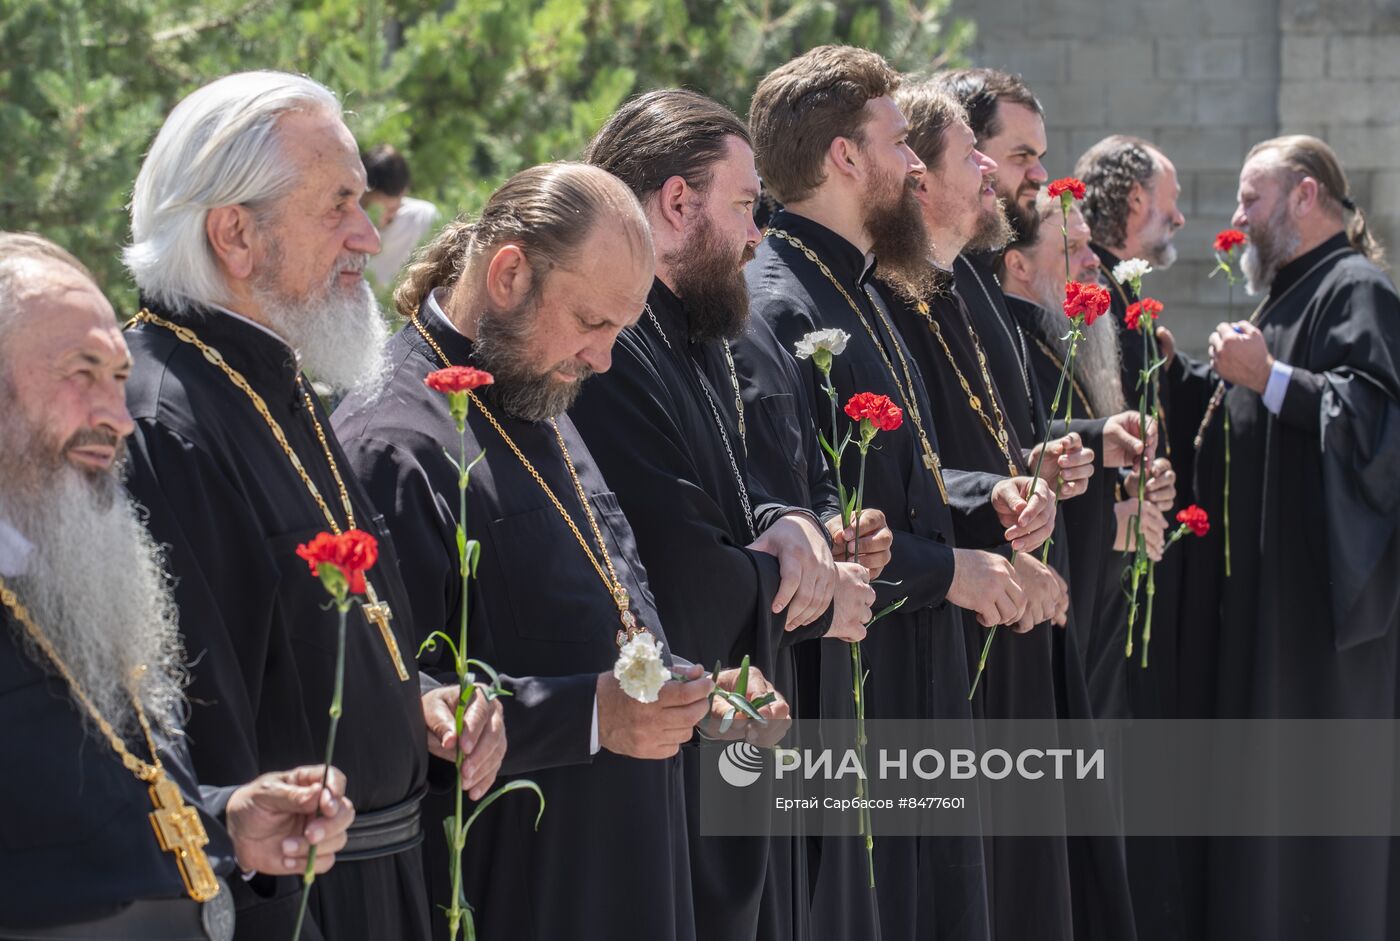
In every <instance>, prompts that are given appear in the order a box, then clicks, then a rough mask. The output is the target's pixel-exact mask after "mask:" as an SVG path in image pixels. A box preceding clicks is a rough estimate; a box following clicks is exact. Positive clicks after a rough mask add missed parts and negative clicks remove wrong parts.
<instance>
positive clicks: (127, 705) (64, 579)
mask: <svg viewBox="0 0 1400 941" xmlns="http://www.w3.org/2000/svg"><path fill="white" fill-rule="evenodd" d="M0 257H3V259H4V261H3V262H0V317H3V318H4V319H5V321H6V324H7V329H6V331H5V335H4V340H3V342H0V385H3V386H4V388H5V389H6V390H7V392H8V394H9V404H10V406H11V412H10V414H9V415H8V416H7V418H6V420H5V422H4V424H3V425H0V631H3V634H4V641H3V642H0V704H3V708H0V718H3V720H4V721H3V724H0V728H3V729H4V732H3V747H4V752H5V754H6V756H8V758H9V760H10V761H11V762H13V763H14V765H13V767H12V769H11V771H12V773H10V774H6V775H5V776H4V784H3V785H0V799H3V800H4V801H5V808H6V812H5V823H4V825H3V827H0V879H2V880H3V882H4V885H5V891H4V892H3V893H0V938H41V937H53V938H59V937H65V938H66V937H93V938H96V937H103V938H113V939H133V941H134V939H138V938H140V939H145V938H152V937H156V936H160V937H171V938H174V937H188V938H196V937H205V933H204V931H203V930H201V923H202V922H203V923H204V924H207V925H211V926H214V927H216V928H218V929H219V930H218V931H217V932H214V933H211V936H212V937H216V938H227V937H229V936H231V933H232V929H233V918H234V911H233V908H234V906H233V901H232V899H231V898H230V889H229V888H228V884H227V882H226V877H230V876H233V875H234V871H235V869H236V868H242V869H244V870H246V871H248V872H250V873H251V872H255V871H258V870H261V871H264V872H268V873H272V874H278V873H281V874H291V873H300V872H301V871H302V870H303V869H304V867H305V865H306V856H307V852H308V839H310V840H311V841H313V842H315V843H317V845H318V859H317V871H318V872H324V871H325V870H326V869H327V868H328V867H329V866H330V865H331V864H332V863H333V862H334V860H335V853H336V851H337V850H339V849H340V847H341V846H343V845H344V843H345V828H346V827H347V826H348V824H349V823H350V821H351V819H352V818H353V816H354V811H353V809H352V808H351V807H350V806H349V805H348V804H346V803H345V802H343V801H342V800H341V799H340V798H341V796H342V795H343V794H344V783H345V782H344V777H343V775H341V774H340V773H339V772H338V771H334V770H333V771H332V772H331V774H330V775H329V777H328V779H327V783H328V784H329V787H330V790H329V791H328V792H323V790H322V787H321V782H322V772H323V768H322V767H321V766H309V767H302V768H297V769H296V770H294V771H291V772H275V773H269V774H266V775H263V776H261V777H259V778H258V779H257V780H254V781H253V782H252V783H251V784H248V785H238V784H233V785H228V786H225V787H209V786H204V787H202V786H200V784H199V782H198V780H197V778H196V776H195V774H194V770H193V768H192V765H191V762H190V755H189V749H188V747H187V743H186V739H185V738H184V736H183V735H182V732H181V714H182V710H183V709H184V707H185V705H186V703H185V698H184V694H183V690H182V688H181V680H182V676H183V670H184V656H183V651H182V650H181V647H180V639H179V630H178V624H177V622H176V617H175V609H174V605H173V602H172V598H171V593H170V589H169V586H168V584H167V581H166V573H165V570H164V563H163V558H162V553H161V551H160V549H159V548H158V547H157V546H156V544H155V543H154V542H153V541H152V540H151V537H150V536H149V534H148V533H147V532H146V529H145V527H144V526H143V525H142V522H141V519H140V517H139V515H138V512H137V509H136V508H135V507H134V506H133V505H132V504H131V502H130V501H129V499H128V498H127V496H126V494H125V492H124V491H123V490H122V486H121V480H120V473H121V468H122V461H123V455H124V452H125V446H124V441H125V438H126V436H127V435H128V434H130V432H131V430H132V421H131V417H130V415H129V414H128V412H127V410H126V405H125V401H124V398H123V388H124V385H125V383H126V379H127V376H128V375H129V373H130V369H131V360H130V356H129V354H128V351H127V347H126V344H125V342H123V339H122V335H121V332H120V330H119V329H118V327H117V321H116V317H115V316H114V314H113V312H112V307H111V305H110V304H109V303H108V302H107V300H106V299H105V298H104V297H103V296H102V294H101V292H100V291H99V290H98V288H97V286H96V285H95V284H94V283H93V280H92V276H91V275H90V274H89V273H88V271H87V269H86V268H84V267H83V266H82V264H81V263H80V262H78V261H77V260H76V259H74V258H73V257H72V256H71V255H69V254H68V253H67V252H65V251H63V250H62V249H61V248H59V247H58V246H56V245H54V244H52V243H50V242H48V241H46V240H44V239H41V238H39V237H37V236H33V235H21V234H15V233H8V232H0ZM118 748H120V749H123V750H124V751H125V752H126V757H125V758H124V757H123V756H122V755H121V754H119V752H118ZM153 751H154V752H155V754H152V752H153ZM152 766H155V767H154V768H153V767H152ZM21 768H22V769H23V770H22V771H21V770H20V769H21ZM157 768H158V769H159V771H158V772H157V771H156V770H155V769H157ZM159 781H165V782H167V784H169V785H173V788H172V791H173V793H174V794H175V795H177V798H178V800H179V801H180V802H182V803H183V805H184V807H185V808H186V810H185V811H183V813H185V814H197V817H196V818H195V821H194V822H187V823H185V824H184V825H183V826H182V830H180V831H177V830H175V829H173V828H170V827H169V824H167V823H165V821H164V820H162V824H161V825H164V826H165V827H166V829H159V828H154V829H153V826H152V825H153V823H156V820H157V818H156V816H155V814H154V813H153V810H154V807H153V803H152V800H153V785H157V783H158V782H159ZM155 793H156V794H159V795H160V798H161V801H160V804H159V805H156V806H159V807H162V808H164V811H163V813H164V814H171V813H180V812H181V811H180V810H179V809H178V807H177V806H176V805H175V803H174V802H173V801H172V800H171V797H170V792H167V791H165V790H164V789H163V788H162V789H161V790H158V791H155ZM318 808H320V809H322V810H324V811H325V812H326V816H325V817H324V818H320V819H317V820H315V821H312V822H310V823H309V825H308V821H310V817H311V815H312V814H314V813H315V812H316V810H317V809H318ZM225 824H227V827H226V826H225ZM158 826H159V825H158ZM182 834H183V836H184V837H185V839H184V840H183V841H182V840H181V839H180V837H181V835H182ZM163 839H168V840H169V843H168V844H165V843H163ZM284 840H289V841H291V842H292V844H293V848H292V849H291V850H288V849H286V848H284V846H283V841H284ZM178 853H183V854H184V862H183V863H182V862H180V861H179V860H178V858H177V854H178ZM182 872H183V874H182ZM310 936H312V935H308V937H310Z"/></svg>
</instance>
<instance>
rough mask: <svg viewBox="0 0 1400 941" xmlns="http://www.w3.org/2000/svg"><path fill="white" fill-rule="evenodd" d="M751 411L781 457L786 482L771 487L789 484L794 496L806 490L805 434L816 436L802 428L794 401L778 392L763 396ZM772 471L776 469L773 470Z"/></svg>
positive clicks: (810, 430) (812, 431) (779, 482)
mask: <svg viewBox="0 0 1400 941" xmlns="http://www.w3.org/2000/svg"><path fill="white" fill-rule="evenodd" d="M753 410H754V412H755V414H756V415H757V417H758V419H759V424H760V426H761V428H762V431H763V433H765V434H767V435H768V438H769V441H771V442H772V443H773V445H774V446H775V447H776V448H777V450H778V452H779V453H780V455H781V456H782V459H783V464H784V466H785V468H786V470H785V471H784V472H785V473H786V474H787V475H788V476H787V481H777V480H775V481H773V483H774V484H782V483H789V484H791V485H792V486H793V487H795V488H796V490H795V491H794V492H795V493H805V492H806V491H807V485H808V483H809V481H808V480H807V474H808V467H807V450H806V449H807V435H814V434H816V430H815V429H810V428H808V429H804V428H803V427H802V423H801V422H800V421H798V418H797V402H796V401H795V400H794V399H793V396H792V394H791V393H788V392H779V393H776V394H774V395H765V396H763V397H762V398H760V399H759V400H758V401H756V402H754V403H753ZM775 470H776V469H775Z"/></svg>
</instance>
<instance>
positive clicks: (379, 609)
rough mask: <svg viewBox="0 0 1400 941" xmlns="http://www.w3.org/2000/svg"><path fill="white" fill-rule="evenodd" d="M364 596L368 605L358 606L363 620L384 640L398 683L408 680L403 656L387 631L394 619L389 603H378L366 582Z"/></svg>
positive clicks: (393, 638)
mask: <svg viewBox="0 0 1400 941" xmlns="http://www.w3.org/2000/svg"><path fill="white" fill-rule="evenodd" d="M365 594H367V595H369V603H368V604H362V605H360V610H361V611H363V612H364V613H365V620H366V621H368V622H369V623H370V624H372V625H373V626H375V627H377V628H378V629H379V636H380V637H381V638H383V640H384V646H385V647H386V648H387V649H388V651H389V659H390V660H392V661H393V662H394V670H395V671H397V673H398V674H399V681H400V682H402V681H404V680H406V679H408V669H407V668H406V667H405V666H404V665H403V655H402V654H400V653H399V642H398V640H397V639H396V638H395V637H394V632H393V631H392V630H390V629H389V622H390V621H392V620H393V619H394V612H393V611H391V610H390V609H389V603H388V602H386V601H380V600H379V596H378V595H376V594H375V593H374V586H373V585H371V584H370V583H369V582H368V581H366V582H365Z"/></svg>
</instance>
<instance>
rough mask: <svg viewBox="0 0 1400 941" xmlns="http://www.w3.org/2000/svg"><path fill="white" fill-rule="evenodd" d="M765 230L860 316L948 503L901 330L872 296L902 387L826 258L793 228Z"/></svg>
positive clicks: (896, 374) (870, 328)
mask: <svg viewBox="0 0 1400 941" xmlns="http://www.w3.org/2000/svg"><path fill="white" fill-rule="evenodd" d="M765 234H766V235H772V236H774V237H776V238H780V239H782V240H783V241H785V242H787V243H788V244H789V245H791V246H792V247H793V248H795V249H797V250H798V251H799V252H801V253H802V254H803V255H804V256H806V258H807V260H808V261H810V262H812V264H814V265H816V266H817V268H818V270H820V271H821V273H822V274H824V275H826V279H827V280H828V281H830V282H831V284H832V286H833V287H835V288H836V290H837V291H839V292H840V294H841V296H842V297H844V298H845V299H846V303H847V304H849V305H851V310H853V311H855V314H856V319H858V320H859V321H860V325H861V326H862V327H864V328H865V332H866V333H867V334H868V335H869V336H870V341H871V342H872V343H874V344H875V349H876V351H877V352H878V353H879V354H880V359H882V360H884V363H885V368H886V369H887V370H889V374H890V378H891V379H892V380H894V387H895V392H896V393H897V394H898V395H899V396H900V397H901V398H903V399H904V411H905V413H906V414H908V415H909V419H910V421H912V422H913V423H914V429H915V431H916V432H917V433H918V436H919V446H920V449H921V450H922V451H923V462H924V467H925V468H927V469H928V472H929V473H930V474H932V475H933V480H934V483H936V484H938V493H939V495H940V496H942V497H943V502H944V503H945V504H946V503H947V502H948V488H947V486H945V485H944V483H943V463H942V462H941V461H940V460H939V458H938V452H937V451H935V450H934V449H933V443H932V442H930V441H929V438H928V432H926V431H925V430H924V420H923V416H922V415H920V414H919V406H918V400H917V399H916V398H915V387H914V377H913V375H912V374H911V373H910V371H909V362H908V360H906V359H905V358H904V350H903V349H902V348H901V347H900V345H899V334H898V333H896V332H895V329H894V324H892V323H890V321H889V319H888V318H887V317H886V316H885V312H884V311H883V310H882V309H881V307H880V305H879V304H877V303H876V302H875V299H874V298H871V299H870V306H871V307H873V308H874V309H875V315H876V316H877V317H879V318H880V322H881V323H883V324H884V325H885V329H886V331H888V332H889V335H890V341H891V342H892V343H893V344H894V351H895V355H897V356H898V357H899V365H900V367H901V368H902V370H903V372H904V386H903V387H901V386H900V384H899V374H898V373H897V372H895V368H894V363H892V362H891V361H890V356H889V354H888V353H887V352H885V345H884V344H883V343H881V342H880V337H879V335H878V334H877V333H876V332H875V328H874V327H873V326H871V324H870V321H869V320H867V319H866V317H865V312H864V311H862V310H861V309H860V305H859V304H857V303H856V301H855V298H853V297H851V295H850V293H849V292H847V290H846V288H845V287H844V286H843V285H842V284H841V282H840V281H839V280H837V278H836V275H834V274H832V272H831V269H830V268H828V267H827V266H826V262H824V261H822V260H821V258H820V257H819V256H818V255H817V253H816V252H814V251H812V250H811V249H810V248H808V247H807V246H806V245H805V244H804V243H803V241H802V240H801V239H799V238H798V237H797V236H795V235H793V234H792V233H790V232H787V231H785V230H783V229H769V230H768V231H767V232H766V233H765ZM867 296H868V295H867ZM833 432H834V429H833Z"/></svg>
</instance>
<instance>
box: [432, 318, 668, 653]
mask: <svg viewBox="0 0 1400 941" xmlns="http://www.w3.org/2000/svg"><path fill="white" fill-rule="evenodd" d="M409 321H410V322H411V323H412V324H413V328H414V329H415V330H417V331H418V335H419V336H421V337H422V338H423V339H424V340H425V341H427V344H428V346H430V347H432V350H433V353H434V354H435V355H436V356H437V358H438V360H439V362H441V363H442V365H443V366H444V367H446V366H452V365H453V362H452V361H451V360H450V359H448V358H447V354H446V353H444V352H443V350H442V347H441V346H439V345H438V342H437V341H436V340H434V339H433V336H432V334H430V333H429V332H428V331H427V329H426V328H425V327H424V326H423V323H422V321H420V320H419V319H418V315H417V314H414V315H413V316H412V317H410V318H409ZM467 397H468V398H470V399H471V402H472V405H473V406H475V407H476V410H477V411H478V412H480V413H481V417H482V418H485V419H486V422H487V424H489V425H490V426H491V427H492V428H493V429H494V430H495V432H496V434H498V435H500V436H501V440H502V441H504V442H505V443H506V447H508V448H510V450H511V453H512V454H514V455H515V457H516V460H518V461H520V463H521V465H522V466H524V468H525V470H526V471H527V472H528V473H529V475H530V476H531V477H533V478H534V480H535V483H536V484H538V485H539V487H540V489H541V490H543V491H544V495H545V496H546V497H548V498H549V502H550V503H552V504H554V509H555V510H557V511H558V513H559V515H560V516H562V517H563V518H564V522H565V524H567V525H568V527H569V531H570V532H571V533H573V534H574V539H576V540H577V541H578V544H579V548H581V549H582V550H583V554H584V555H585V556H587V557H588V561H589V562H590V563H592V565H593V571H595V572H597V573H598V578H600V579H601V580H602V582H603V586H604V587H605V588H606V589H607V592H608V595H609V596H610V597H611V598H612V600H613V604H615V605H616V606H617V613H618V619H619V620H621V622H622V628H621V629H620V630H619V631H618V632H617V635H616V636H615V637H614V640H615V641H616V643H617V646H618V647H619V648H620V647H622V646H623V645H624V644H626V643H627V641H629V640H631V639H632V638H633V637H635V636H636V635H638V634H646V633H650V631H648V630H647V628H646V627H644V626H643V625H641V624H640V623H638V621H637V616H636V615H635V614H633V613H632V599H631V596H630V595H628V593H627V589H626V588H625V587H624V586H623V584H622V579H620V578H618V576H617V568H616V567H615V566H614V565H613V560H612V556H611V555H610V554H609V553H608V544H607V543H606V542H605V541H604V540H603V531H602V529H601V528H600V527H599V526H598V520H597V518H596V517H595V516H594V515H593V507H592V506H591V505H590V504H589V502H588V494H587V493H585V492H584V489H583V482H582V481H581V480H579V476H578V471H577V470H575V469H574V461H573V458H572V457H570V456H569V447H568V445H566V444H565V443H564V436H563V435H562V434H561V433H560V431H559V423H558V422H556V421H555V420H554V419H552V418H551V419H549V427H550V428H551V429H553V431H554V437H555V439H556V440H557V441H558V442H559V452H560V453H561V454H563V455H564V466H565V467H566V468H568V471H569V479H570V480H571V481H573V485H574V492H575V493H576V494H578V502H579V505H580V506H582V507H583V515H584V517H585V518H586V519H587V520H588V527H589V529H591V530H592V531H593V538H594V539H595V540H596V541H597V545H598V553H597V555H595V554H594V552H593V548H592V547H591V546H589V545H588V540H587V539H585V538H584V535H583V532H582V530H580V529H579V528H578V524H577V523H575V522H574V518H573V517H572V516H571V515H570V514H569V511H568V510H566V509H564V504H563V503H562V502H561V501H560V499H559V498H558V497H557V496H555V494H554V489H553V488H552V487H550V486H549V484H548V483H546V482H545V479H544V477H543V476H541V474H540V472H539V471H538V470H536V469H535V465H534V464H532V463H531V462H530V459H529V458H527V457H526V456H525V452H523V451H521V450H520V448H519V446H518V445H516V443H515V440H514V439H513V438H511V436H510V434H509V433H507V432H506V430H505V428H504V427H503V426H502V425H501V423H500V422H499V421H497V420H496V416H495V415H492V414H491V410H490V409H488V408H487V407H486V405H485V403H483V402H482V401H481V397H480V396H478V395H477V394H476V393H475V392H473V391H472V390H470V389H468V390H467ZM598 556H602V559H603V561H602V562H601V563H600V562H599V561H598ZM604 566H607V568H606V569H604Z"/></svg>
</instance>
